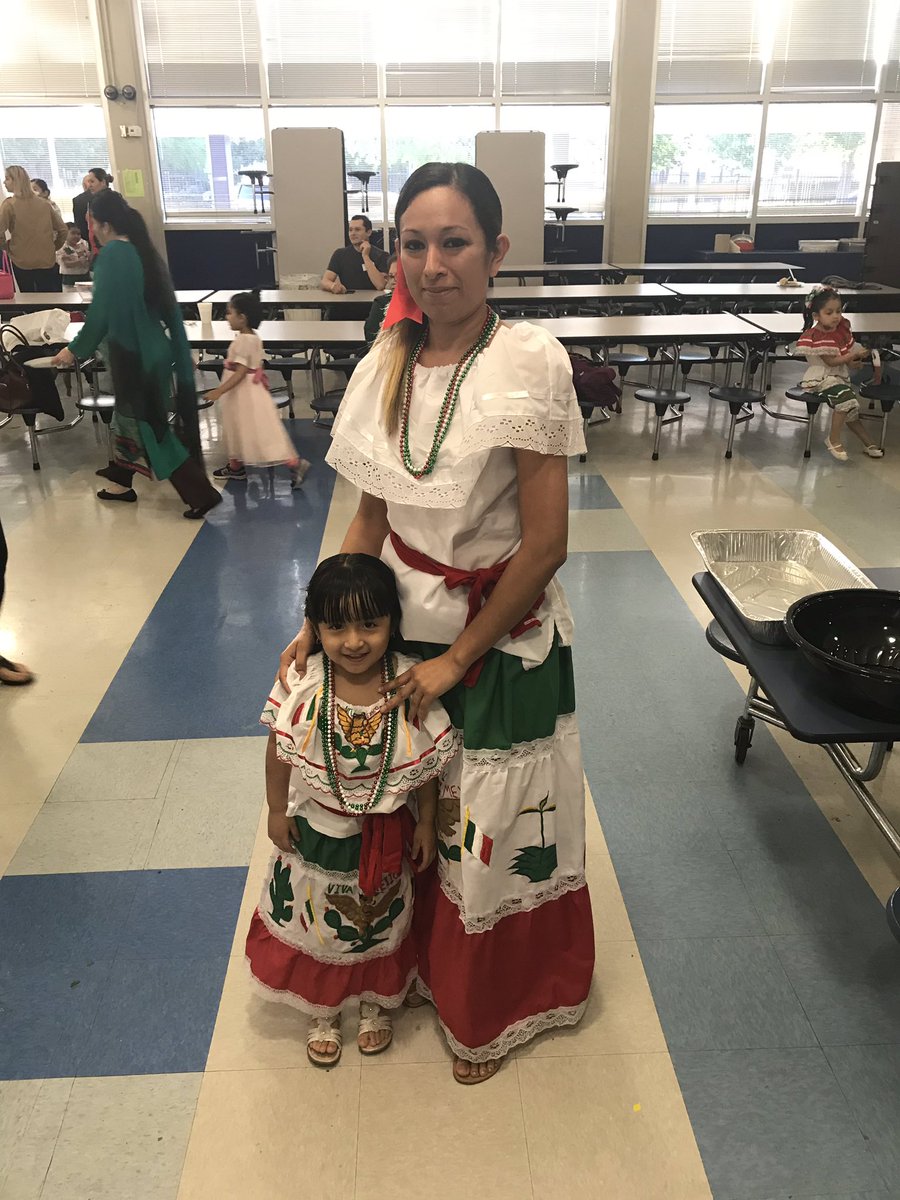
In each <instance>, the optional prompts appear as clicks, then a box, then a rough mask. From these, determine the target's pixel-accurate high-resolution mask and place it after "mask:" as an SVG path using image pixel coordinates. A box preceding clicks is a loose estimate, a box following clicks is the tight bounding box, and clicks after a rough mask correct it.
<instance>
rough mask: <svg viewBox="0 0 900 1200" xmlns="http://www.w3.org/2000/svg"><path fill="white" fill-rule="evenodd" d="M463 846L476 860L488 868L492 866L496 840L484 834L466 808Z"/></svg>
mask: <svg viewBox="0 0 900 1200" xmlns="http://www.w3.org/2000/svg"><path fill="white" fill-rule="evenodd" d="M462 844H463V846H464V848H465V849H466V850H468V852H469V853H470V854H471V855H473V856H474V857H475V858H477V859H480V860H481V862H483V863H484V865H485V866H486V867H489V866H490V865H491V854H492V852H493V849H494V839H493V838H489V837H488V835H487V834H486V833H483V832H482V831H481V830H480V829H479V828H478V826H477V825H476V824H475V822H474V821H473V820H472V817H471V815H470V813H469V809H468V806H466V818H465V823H464V825H463V831H462Z"/></svg>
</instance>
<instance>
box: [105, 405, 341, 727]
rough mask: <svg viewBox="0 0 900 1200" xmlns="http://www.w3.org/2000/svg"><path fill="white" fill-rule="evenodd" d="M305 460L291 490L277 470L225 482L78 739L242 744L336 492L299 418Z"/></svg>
mask: <svg viewBox="0 0 900 1200" xmlns="http://www.w3.org/2000/svg"><path fill="white" fill-rule="evenodd" d="M292 424H293V425H294V436H295V441H296V443H297V445H298V446H299V447H300V448H301V450H302V452H303V454H304V455H305V456H306V457H307V458H309V459H310V460H311V461H312V462H313V468H312V470H311V471H310V473H309V475H308V476H307V479H306V482H305V483H304V485H303V488H302V490H301V491H298V492H294V493H292V492H290V490H289V489H288V482H287V477H286V474H285V472H284V471H279V472H277V473H276V480H275V484H274V489H273V488H272V486H271V484H270V481H269V478H268V474H267V472H266V471H261V472H253V471H251V472H250V473H249V474H250V481H249V482H248V483H231V484H229V485H228V490H227V493H226V498H225V502H224V503H223V504H222V505H220V506H219V508H217V509H216V510H215V513H214V514H212V515H211V516H210V518H208V519H207V521H206V523H205V525H204V528H203V529H201V531H200V533H199V534H198V536H197V537H196V539H195V540H194V542H193V544H192V545H191V547H190V549H189V550H188V552H187V554H186V555H185V556H184V559H183V560H182V562H181V563H180V565H179V567H178V569H177V570H176V571H175V574H174V575H173V576H172V579H171V580H170V581H169V584H168V586H167V587H166V588H165V590H164V591H163V594H162V595H161V596H160V598H159V600H158V602H157V604H156V605H155V607H154V609H153V611H152V612H151V614H150V616H149V618H148V620H147V622H146V624H145V625H144V628H143V629H142V630H141V632H140V634H139V635H138V637H137V638H136V639H135V642H134V644H133V646H132V647H131V649H130V650H129V652H128V655H127V657H126V658H125V661H124V662H123V663H122V666H121V667H120V668H119V671H118V673H117V674H116V677H115V679H114V680H113V682H112V684H111V685H110V687H109V690H108V691H107V693H106V695H105V696H104V698H103V700H102V701H101V703H100V705H99V706H98V708H97V711H96V712H95V713H94V715H93V717H92V718H91V721H90V724H89V725H88V727H87V729H86V731H85V733H84V736H83V737H82V741H85V742H136V741H150V740H154V739H163V740H165V739H173V738H211V737H240V736H245V735H247V734H252V733H257V732H261V730H260V727H259V724H258V717H259V713H260V711H261V709H262V704H263V701H264V700H265V697H266V691H267V689H268V688H269V686H270V685H271V683H272V679H273V676H274V673H275V668H276V665H277V659H278V654H279V652H280V650H281V649H282V647H283V646H284V645H285V644H286V642H287V641H289V640H290V638H291V637H292V636H293V635H294V634H295V633H296V632H297V629H298V628H299V623H300V620H301V613H302V609H303V600H304V593H303V588H304V585H305V583H306V580H307V579H308V578H309V576H310V575H311V573H312V571H313V570H314V568H315V564H316V558H317V556H318V552H319V546H320V544H321V541H322V532H323V530H324V528H325V520H326V517H327V515H328V508H329V505H330V504H331V496H332V491H333V488H334V473H333V471H332V470H331V468H330V467H327V466H324V464H323V462H322V460H323V458H324V455H325V452H326V450H327V449H328V445H329V441H330V438H329V434H328V431H327V430H325V429H320V428H319V427H317V426H315V425H313V423H312V422H311V421H297V422H293V423H292Z"/></svg>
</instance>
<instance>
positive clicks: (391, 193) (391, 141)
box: [385, 105, 495, 216]
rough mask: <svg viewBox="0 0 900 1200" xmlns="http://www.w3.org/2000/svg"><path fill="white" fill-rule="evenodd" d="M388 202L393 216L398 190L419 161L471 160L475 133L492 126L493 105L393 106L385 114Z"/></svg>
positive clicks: (473, 157) (493, 121) (469, 161)
mask: <svg viewBox="0 0 900 1200" xmlns="http://www.w3.org/2000/svg"><path fill="white" fill-rule="evenodd" d="M385 117H386V121H387V151H388V205H389V215H390V216H392V215H393V211H394V204H395V203H396V201H397V196H398V194H399V192H400V189H401V188H402V187H403V185H404V183H406V181H407V179H408V178H409V177H410V175H411V174H412V173H413V171H414V170H415V169H416V167H420V166H421V165H422V163H427V162H436V161H446V162H468V163H474V162H475V135H476V134H477V133H480V132H481V131H482V130H483V129H494V128H495V120H494V107H493V105H468V106H462V105H453V107H450V106H447V107H445V106H443V105H429V106H428V107H423V108H419V107H416V108H412V107H407V106H406V105H395V106H391V107H389V108H388V110H387V113H386V114H385Z"/></svg>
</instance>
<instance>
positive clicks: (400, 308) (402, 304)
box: [381, 245, 425, 329]
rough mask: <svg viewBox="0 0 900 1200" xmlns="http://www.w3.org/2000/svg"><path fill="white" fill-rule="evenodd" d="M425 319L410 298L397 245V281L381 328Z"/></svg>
mask: <svg viewBox="0 0 900 1200" xmlns="http://www.w3.org/2000/svg"><path fill="white" fill-rule="evenodd" d="M424 320H425V314H424V313H423V312H422V310H421V308H419V306H418V304H416V302H415V300H413V298H412V292H411V291H410V290H409V284H408V283H407V282H406V276H405V275H404V274H403V262H402V260H401V258H400V247H399V245H398V246H397V282H396V283H395V284H394V291H393V293H392V295H391V301H390V304H388V306H387V311H386V312H385V314H384V320H383V321H382V322H381V328H382V329H390V327H391V326H392V325H396V324H397V322H398V321H416V322H417V323H418V324H419V325H421V324H422V322H423V321H424Z"/></svg>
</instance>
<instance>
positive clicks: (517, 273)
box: [496, 262, 620, 285]
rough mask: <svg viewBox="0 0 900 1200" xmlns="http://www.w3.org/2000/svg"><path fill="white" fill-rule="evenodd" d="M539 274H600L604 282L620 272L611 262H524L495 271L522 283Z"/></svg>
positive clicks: (614, 277) (571, 275)
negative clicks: (520, 264)
mask: <svg viewBox="0 0 900 1200" xmlns="http://www.w3.org/2000/svg"><path fill="white" fill-rule="evenodd" d="M531 275H539V276H541V277H542V278H544V279H546V278H547V276H548V275H562V276H565V277H566V278H567V279H571V278H575V279H577V278H578V277H579V276H584V275H601V276H602V277H603V280H604V282H609V283H615V282H616V280H617V279H619V278H620V272H619V271H618V269H617V268H616V267H614V266H613V265H612V264H611V263H607V262H599V263H576V262H558V263H525V264H524V265H522V266H511V265H506V266H502V267H501V268H500V270H499V271H498V272H497V276H496V277H497V278H498V279H509V278H518V279H519V281H520V283H522V284H523V285H524V283H525V280H526V278H527V277H528V276H531Z"/></svg>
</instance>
